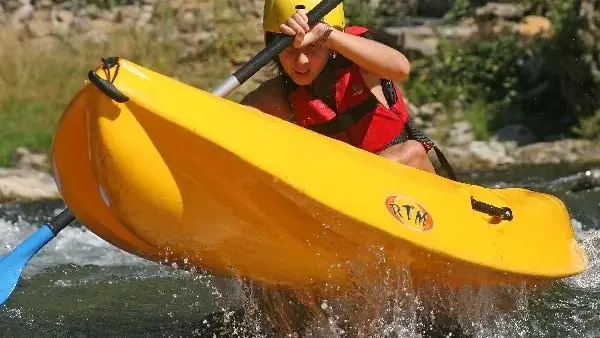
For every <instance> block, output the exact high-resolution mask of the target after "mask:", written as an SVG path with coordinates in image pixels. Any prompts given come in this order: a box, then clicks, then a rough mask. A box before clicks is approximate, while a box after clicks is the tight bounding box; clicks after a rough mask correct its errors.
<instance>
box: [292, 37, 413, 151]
mask: <svg viewBox="0 0 600 338" xmlns="http://www.w3.org/2000/svg"><path fill="white" fill-rule="evenodd" d="M368 31H369V30H368V29H367V28H364V27H359V26H352V27H347V28H346V29H345V32H346V33H349V34H353V35H357V36H363V35H365V34H366V33H367V32H368ZM335 76H336V83H335V105H336V107H335V109H332V108H330V107H329V106H328V105H327V104H325V103H324V102H323V101H322V100H320V99H318V98H315V97H314V96H312V95H311V94H310V93H309V92H308V91H307V90H306V88H305V87H303V86H295V89H293V90H289V91H288V99H289V101H290V104H291V106H292V109H293V111H294V113H295V118H296V123H297V124H298V125H300V126H302V127H305V128H308V129H311V130H313V131H316V132H318V133H320V134H324V135H327V136H329V137H332V138H335V139H338V140H340V141H343V142H346V143H349V144H352V145H354V146H356V147H358V148H361V149H364V150H366V151H369V152H373V153H377V152H380V151H382V150H384V149H385V148H386V147H387V146H388V145H389V144H390V143H391V142H392V141H394V140H395V139H396V138H397V137H399V136H400V134H402V132H403V131H404V128H405V126H406V123H407V121H408V109H407V107H406V105H405V103H404V99H403V96H402V93H401V92H400V90H399V89H398V88H397V87H396V86H395V85H393V84H392V86H393V90H394V91H395V93H396V97H397V100H396V102H395V103H389V104H393V105H392V106H391V107H390V108H386V107H385V106H384V105H383V104H381V103H380V102H379V101H378V100H377V98H376V97H375V95H373V93H371V91H370V90H369V87H367V86H366V85H365V83H364V81H363V78H362V75H361V74H360V71H359V67H358V66H357V65H356V64H354V63H352V62H349V65H347V66H344V67H341V68H339V69H337V70H336V71H335ZM388 102H389V101H388Z"/></svg>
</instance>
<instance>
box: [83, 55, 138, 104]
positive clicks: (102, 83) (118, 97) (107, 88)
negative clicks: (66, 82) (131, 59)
mask: <svg viewBox="0 0 600 338" xmlns="http://www.w3.org/2000/svg"><path fill="white" fill-rule="evenodd" d="M115 66H116V69H115V73H114V75H113V76H112V78H111V76H110V69H111V68H113V67H115ZM120 67H121V65H120V64H119V57H117V56H109V57H107V58H102V62H101V63H100V65H99V66H98V67H96V68H95V69H93V70H90V71H89V72H88V79H90V81H91V82H92V84H94V86H96V88H98V89H100V90H101V91H102V92H103V93H104V94H106V96H108V97H110V98H111V99H113V100H115V101H117V102H119V103H123V102H127V101H128V100H129V97H127V95H125V94H123V93H122V92H121V91H119V90H118V89H117V87H115V85H114V84H113V82H114V81H115V79H116V78H117V74H119V68H120ZM98 69H102V70H104V74H106V80H105V79H102V78H100V77H99V76H98V74H96V70H98Z"/></svg>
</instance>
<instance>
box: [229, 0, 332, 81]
mask: <svg viewBox="0 0 600 338" xmlns="http://www.w3.org/2000/svg"><path fill="white" fill-rule="evenodd" d="M342 2H343V0H324V1H321V2H320V3H319V4H317V5H316V6H315V7H314V8H313V9H311V10H310V11H309V12H308V13H307V14H306V16H307V17H308V25H309V26H310V27H312V26H314V25H315V24H316V23H317V22H319V21H321V19H323V17H324V16H325V15H327V13H329V12H331V11H332V10H333V9H334V8H335V7H336V6H338V5H339V4H340V3H342ZM293 39H294V37H293V36H291V35H279V36H277V37H276V38H275V39H274V40H273V42H272V43H270V44H269V47H268V48H265V49H263V50H262V51H260V52H259V53H258V54H256V55H255V56H254V57H253V58H252V59H251V60H250V61H248V63H246V64H245V65H244V66H242V67H241V68H240V69H238V70H237V71H236V72H235V73H233V76H235V77H236V78H237V79H238V82H239V83H240V84H242V83H244V82H246V81H247V80H248V79H249V78H251V77H252V76H253V75H254V74H255V73H256V72H258V71H259V70H260V69H261V68H262V67H264V66H265V65H266V64H267V63H269V61H270V60H272V59H273V57H275V55H277V54H279V53H281V51H283V50H284V49H286V48H287V47H289V46H290V45H291V44H292V41H293Z"/></svg>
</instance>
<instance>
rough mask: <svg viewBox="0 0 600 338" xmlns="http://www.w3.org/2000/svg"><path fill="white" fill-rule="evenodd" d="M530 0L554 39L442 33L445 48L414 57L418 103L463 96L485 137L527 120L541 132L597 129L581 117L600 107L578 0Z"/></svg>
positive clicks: (459, 10) (411, 89) (465, 4)
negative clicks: (586, 59) (453, 38)
mask: <svg viewBox="0 0 600 338" xmlns="http://www.w3.org/2000/svg"><path fill="white" fill-rule="evenodd" d="M525 4H529V5H530V7H529V13H532V14H543V15H545V16H547V17H548V18H550V19H551V21H552V23H553V29H554V34H553V36H552V37H551V38H549V39H543V38H537V37H534V38H522V37H520V36H517V35H512V34H504V35H500V36H495V37H491V38H486V37H479V38H478V39H470V40H468V41H462V42H458V43H457V42H449V41H445V40H444V39H442V40H441V41H440V44H439V53H438V54H436V55H434V56H432V57H429V58H424V59H421V60H416V61H413V71H412V75H411V77H410V79H409V81H408V82H407V83H405V84H403V87H404V88H405V91H406V93H407V97H408V99H409V100H411V101H412V102H414V103H416V104H423V103H425V102H431V101H438V102H442V103H444V104H446V105H450V103H452V102H453V101H455V100H458V101H460V102H461V103H463V106H464V107H466V110H467V112H469V111H470V112H469V113H468V114H467V115H468V116H467V118H468V119H470V120H473V119H476V120H477V121H476V122H474V121H472V122H474V123H477V124H478V126H477V128H476V129H477V130H478V131H477V134H478V136H479V137H480V138H485V137H487V136H489V135H492V134H493V132H494V130H496V129H497V128H500V127H502V126H504V125H506V124H509V123H521V124H524V125H526V126H528V127H529V128H530V129H531V130H533V131H534V133H536V134H537V135H538V136H544V135H557V134H560V135H568V136H574V134H573V133H574V132H575V133H578V135H583V134H582V133H585V131H586V130H587V134H589V133H590V130H589V128H587V129H586V128H582V127H581V126H580V125H581V123H580V121H588V120H587V119H589V118H590V116H595V115H594V114H595V113H596V111H597V110H598V106H597V101H596V100H595V99H594V98H595V97H596V93H594V92H593V88H594V87H593V86H592V83H591V78H590V76H589V71H588V70H587V68H586V67H585V65H584V63H583V54H582V53H583V52H582V49H581V44H580V43H579V39H578V37H577V34H576V31H577V28H578V27H579V21H578V9H577V7H576V1H575V0H567V1H564V2H560V3H559V2H550V1H543V0H530V1H528V2H527V3H525ZM472 8H473V6H472V2H470V1H468V0H463V1H457V2H456V3H455V8H453V10H452V11H451V13H450V14H449V17H453V16H454V17H457V16H459V15H464V14H465V13H470V11H471V10H472ZM472 105H474V106H472ZM475 112H476V113H475ZM475 116H477V117H475ZM592 120H593V119H592ZM593 121H596V120H593ZM578 125H579V126H580V127H577V126H578ZM484 129H485V130H484Z"/></svg>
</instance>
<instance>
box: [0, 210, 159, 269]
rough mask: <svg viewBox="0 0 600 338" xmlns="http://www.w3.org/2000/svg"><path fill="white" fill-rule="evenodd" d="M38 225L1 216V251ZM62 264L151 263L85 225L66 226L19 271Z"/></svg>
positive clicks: (10, 248)
mask: <svg viewBox="0 0 600 338" xmlns="http://www.w3.org/2000/svg"><path fill="white" fill-rule="evenodd" d="M38 226H39V225H38V224H30V223H28V222H24V221H22V220H19V221H17V222H16V223H12V222H9V221H6V220H4V219H0V254H2V255H4V254H6V253H8V252H10V251H12V250H13V249H14V248H15V247H16V246H17V245H19V244H20V243H21V242H23V240H25V239H26V238H28V237H29V236H30V235H31V234H32V233H33V232H34V231H35V230H37V228H38ZM61 264H76V265H86V264H92V265H98V266H112V265H140V264H150V263H149V262H147V261H146V260H143V259H141V258H139V257H137V256H135V255H132V254H130V253H127V252H125V251H123V250H121V249H119V248H117V247H115V246H113V245H111V244H110V243H108V242H106V241H105V240H103V239H102V238H100V237H98V236H97V235H96V234H94V233H93V232H91V231H89V230H87V229H86V228H79V227H67V228H66V229H64V230H63V231H61V232H60V233H59V234H58V235H57V236H56V237H55V238H54V239H53V240H51V241H50V242H49V243H48V244H46V245H45V246H44V247H43V248H42V249H41V250H40V251H39V252H38V253H37V254H36V255H35V256H34V257H33V258H32V259H31V260H30V261H29V263H28V264H27V266H26V267H25V269H24V270H23V274H22V275H23V276H31V275H33V274H36V273H39V272H40V271H41V270H43V269H45V268H49V267H54V266H57V265H61Z"/></svg>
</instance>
